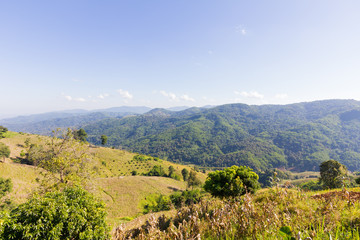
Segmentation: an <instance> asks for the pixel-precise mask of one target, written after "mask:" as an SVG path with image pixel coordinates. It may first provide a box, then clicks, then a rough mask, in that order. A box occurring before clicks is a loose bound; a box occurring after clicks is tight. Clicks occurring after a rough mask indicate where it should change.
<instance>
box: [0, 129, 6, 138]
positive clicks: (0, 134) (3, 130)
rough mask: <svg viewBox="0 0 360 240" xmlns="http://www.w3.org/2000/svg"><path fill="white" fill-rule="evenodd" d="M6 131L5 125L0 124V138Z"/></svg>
mask: <svg viewBox="0 0 360 240" xmlns="http://www.w3.org/2000/svg"><path fill="white" fill-rule="evenodd" d="M7 131H8V129H7V128H6V127H3V126H0V138H4V137H5V136H4V134H5V133H6V132H7Z"/></svg>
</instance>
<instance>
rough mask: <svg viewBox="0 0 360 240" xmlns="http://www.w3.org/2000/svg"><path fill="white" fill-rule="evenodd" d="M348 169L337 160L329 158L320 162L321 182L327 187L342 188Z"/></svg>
mask: <svg viewBox="0 0 360 240" xmlns="http://www.w3.org/2000/svg"><path fill="white" fill-rule="evenodd" d="M346 175H347V169H346V167H345V166H344V165H342V164H341V163H339V162H338V161H335V160H328V161H325V162H322V163H321V164H320V176H321V177H320V182H321V183H322V184H323V186H324V187H325V188H341V187H343V186H344V180H345V177H346Z"/></svg>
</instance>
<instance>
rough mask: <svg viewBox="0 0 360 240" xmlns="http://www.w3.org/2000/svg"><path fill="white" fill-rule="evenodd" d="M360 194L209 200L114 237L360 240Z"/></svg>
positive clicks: (275, 191)
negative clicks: (359, 215)
mask: <svg viewBox="0 0 360 240" xmlns="http://www.w3.org/2000/svg"><path fill="white" fill-rule="evenodd" d="M357 191H359V189H357ZM359 198H360V193H359V192H349V191H346V190H343V191H338V192H324V193H316V194H315V195H312V194H306V193H304V192H302V191H298V190H292V189H281V188H272V189H268V190H265V191H261V192H260V191H259V192H257V193H256V194H255V195H253V194H250V193H248V194H245V195H243V196H242V197H241V198H236V201H234V199H223V200H219V199H208V200H206V199H204V200H202V201H201V202H200V203H198V204H194V205H190V206H185V207H183V208H181V209H179V210H178V211H177V212H176V213H175V214H174V215H173V216H172V217H165V216H160V217H159V218H155V217H149V218H148V220H147V221H146V223H145V224H143V225H142V226H138V227H136V228H133V229H129V230H125V229H124V228H122V227H119V228H117V229H116V232H115V234H114V239H116V240H117V239H128V238H131V239H198V238H199V237H200V238H201V239H306V238H307V237H309V238H311V239H313V240H323V239H360V234H359V232H358V228H357V227H358V225H359V218H358V214H359V213H360V204H359Z"/></svg>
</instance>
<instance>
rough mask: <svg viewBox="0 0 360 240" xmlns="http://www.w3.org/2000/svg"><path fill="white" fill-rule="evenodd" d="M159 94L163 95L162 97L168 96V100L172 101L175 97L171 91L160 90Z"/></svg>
mask: <svg viewBox="0 0 360 240" xmlns="http://www.w3.org/2000/svg"><path fill="white" fill-rule="evenodd" d="M160 93H161V95H163V96H164V97H168V98H169V99H170V100H172V101H176V100H177V97H176V95H175V94H174V93H172V92H165V91H160Z"/></svg>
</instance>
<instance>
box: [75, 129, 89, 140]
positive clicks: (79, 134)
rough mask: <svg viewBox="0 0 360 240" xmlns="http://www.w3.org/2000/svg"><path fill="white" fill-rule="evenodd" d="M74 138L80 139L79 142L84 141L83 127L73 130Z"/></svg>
mask: <svg viewBox="0 0 360 240" xmlns="http://www.w3.org/2000/svg"><path fill="white" fill-rule="evenodd" d="M74 138H75V139H76V140H80V141H81V142H86V138H87V133H86V132H85V130H84V129H82V128H80V129H79V130H77V131H74Z"/></svg>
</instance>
